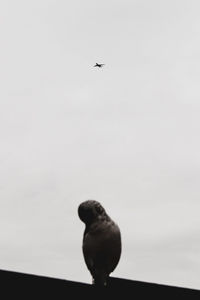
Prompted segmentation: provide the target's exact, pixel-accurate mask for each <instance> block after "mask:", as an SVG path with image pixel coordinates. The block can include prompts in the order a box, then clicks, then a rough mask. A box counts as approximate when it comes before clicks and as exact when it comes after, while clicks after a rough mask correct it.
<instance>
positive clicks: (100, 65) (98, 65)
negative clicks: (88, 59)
mask: <svg viewBox="0 0 200 300" xmlns="http://www.w3.org/2000/svg"><path fill="white" fill-rule="evenodd" d="M104 65H105V64H98V63H96V65H94V67H99V68H102V67H103V66H104Z"/></svg>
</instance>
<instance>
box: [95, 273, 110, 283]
mask: <svg viewBox="0 0 200 300" xmlns="http://www.w3.org/2000/svg"><path fill="white" fill-rule="evenodd" d="M107 281H108V275H107V274H106V273H105V272H98V274H95V276H94V277H93V284H94V285H96V286H106V285H107Z"/></svg>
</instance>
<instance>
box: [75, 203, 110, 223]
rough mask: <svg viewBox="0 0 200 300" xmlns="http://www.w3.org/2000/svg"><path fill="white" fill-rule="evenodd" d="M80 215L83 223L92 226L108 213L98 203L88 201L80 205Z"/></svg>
mask: <svg viewBox="0 0 200 300" xmlns="http://www.w3.org/2000/svg"><path fill="white" fill-rule="evenodd" d="M78 215H79V218H80V219H81V221H82V222H84V223H85V224H86V225H90V224H91V223H93V222H94V221H95V220H97V219H98V218H99V217H100V216H103V215H106V212H105V209H104V208H103V206H102V205H101V204H100V203H99V202H98V201H95V200H86V201H84V202H82V203H81V204H80V205H79V207H78Z"/></svg>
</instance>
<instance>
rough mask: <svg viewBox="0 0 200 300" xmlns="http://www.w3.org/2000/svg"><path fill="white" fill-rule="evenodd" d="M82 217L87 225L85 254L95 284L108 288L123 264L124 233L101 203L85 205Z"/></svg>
mask: <svg viewBox="0 0 200 300" xmlns="http://www.w3.org/2000/svg"><path fill="white" fill-rule="evenodd" d="M78 215H79V218H80V219H81V221H82V222H84V223H85V231H84V234H83V244H82V250H83V256H84V260H85V263H86V265H87V268H88V270H89V271H90V273H91V275H92V283H93V284H95V285H100V286H105V285H107V281H108V278H109V275H110V273H112V272H113V271H114V269H115V268H116V266H117V264H118V262H119V260H120V256H121V248H122V247H121V233H120V229H119V227H118V225H117V224H116V223H115V222H114V221H113V220H112V219H111V218H110V217H109V216H108V214H107V213H106V211H105V209H104V208H103V206H102V205H101V204H100V203H99V202H98V201H95V200H87V201H84V202H82V203H81V204H80V205H79V207H78Z"/></svg>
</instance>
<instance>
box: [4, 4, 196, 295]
mask: <svg viewBox="0 0 200 300" xmlns="http://www.w3.org/2000/svg"><path fill="white" fill-rule="evenodd" d="M199 16H200V3H199V1H194V0H190V1H185V0H173V1H172V0H168V1H160V0H151V1H149V0H143V1H142V0H140V1H136V0H135V1H134V0H130V1H128V0H118V1H117V0H115V1H114V0H101V1H95V0H91V1H89V0H85V1H81V0H73V1H66V0H65V1H63V0H52V1H51V0H48V1H47V0H34V1H26V0H18V1H14V0H2V1H1V2H0V23H1V26H0V43H1V47H0V66H1V67H0V82H1V88H0V139H1V147H0V226H1V231H0V268H2V269H8V270H16V271H20V272H27V273H34V274H39V275H47V276H52V277H59V278H65V279H69V280H75V281H83V282H89V283H90V282H91V277H90V274H89V272H88V271H87V269H86V266H85V264H84V261H83V257H82V252H81V242H82V234H83V230H84V226H83V223H81V221H80V220H79V219H78V216H77V207H78V205H79V204H80V203H81V202H82V201H84V200H87V199H95V200H97V201H100V202H101V203H102V205H103V206H104V207H105V208H106V210H107V212H108V213H109V214H110V216H111V217H112V218H113V219H114V220H115V221H117V223H118V224H119V226H120V228H121V231H122V239H123V252H122V257H121V261H120V263H119V265H118V267H117V269H116V270H115V271H114V273H113V274H112V275H113V276H119V277H123V278H129V279H133V280H143V281H150V282H157V283H164V284H171V285H177V286H185V287H193V288H198V289H199V288H200V282H199V277H200V241H199V232H200V227H199V225H200V218H199V209H200V202H199V196H200V187H199V179H200V140H199V129H200V118H199V115H200V114H199V112H200V88H199V79H200V18H199ZM96 62H102V63H105V64H106V65H105V67H104V68H103V69H96V68H93V65H94V64H95V63H96Z"/></svg>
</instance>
